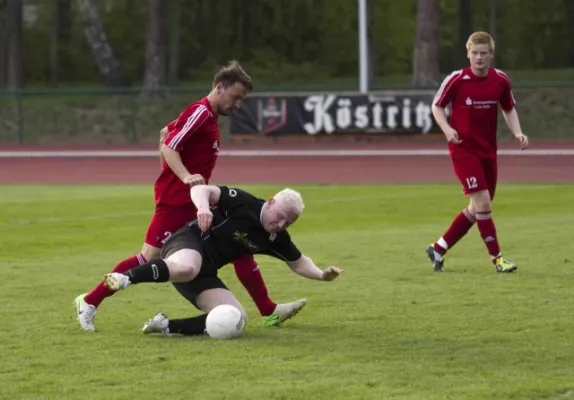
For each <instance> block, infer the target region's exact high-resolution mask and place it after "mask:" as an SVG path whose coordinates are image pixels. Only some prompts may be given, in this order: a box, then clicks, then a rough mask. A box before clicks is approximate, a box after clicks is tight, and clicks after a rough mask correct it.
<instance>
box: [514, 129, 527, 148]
mask: <svg viewBox="0 0 574 400" xmlns="http://www.w3.org/2000/svg"><path fill="white" fill-rule="evenodd" d="M516 140H518V141H519V142H520V150H524V149H525V148H526V147H528V136H526V135H525V134H523V133H519V134H518V135H516Z"/></svg>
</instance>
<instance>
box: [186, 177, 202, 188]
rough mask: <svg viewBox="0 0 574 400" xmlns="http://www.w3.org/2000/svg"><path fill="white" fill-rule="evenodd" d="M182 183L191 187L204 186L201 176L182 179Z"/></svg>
mask: <svg viewBox="0 0 574 400" xmlns="http://www.w3.org/2000/svg"><path fill="white" fill-rule="evenodd" d="M183 183H185V184H186V185H189V186H191V187H194V186H197V185H205V179H203V176H201V175H200V174H193V175H189V176H186V177H185V178H183Z"/></svg>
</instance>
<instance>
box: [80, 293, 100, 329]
mask: <svg viewBox="0 0 574 400" xmlns="http://www.w3.org/2000/svg"><path fill="white" fill-rule="evenodd" d="M86 294H87V293H84V294H81V295H79V296H78V297H76V299H75V300H74V303H75V304H76V312H77V313H78V323H79V324H80V327H81V328H82V329H83V330H84V331H86V332H94V331H95V330H96V327H95V326H94V320H95V319H96V312H97V311H98V309H97V308H96V307H95V306H93V305H91V304H88V303H86V302H85V300H84V297H86Z"/></svg>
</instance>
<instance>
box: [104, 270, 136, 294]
mask: <svg viewBox="0 0 574 400" xmlns="http://www.w3.org/2000/svg"><path fill="white" fill-rule="evenodd" d="M130 284H131V282H130V278H128V276H127V275H124V274H120V273H118V272H111V273H109V274H106V275H105V276H104V286H105V287H107V288H108V289H110V290H111V291H112V292H117V291H118V290H122V289H125V288H127V287H128V286H129V285H130Z"/></svg>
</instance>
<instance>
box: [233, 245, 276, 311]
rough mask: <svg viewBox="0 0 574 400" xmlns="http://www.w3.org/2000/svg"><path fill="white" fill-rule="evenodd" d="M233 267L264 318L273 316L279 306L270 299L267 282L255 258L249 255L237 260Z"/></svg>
mask: <svg viewBox="0 0 574 400" xmlns="http://www.w3.org/2000/svg"><path fill="white" fill-rule="evenodd" d="M233 266H234V267H235V274H236V275H237V278H238V279H239V281H240V282H241V284H242V285H243V286H244V287H245V289H246V290H247V292H248V293H249V295H250V296H251V298H252V299H253V302H254V303H255V305H256V306H257V309H258V310H259V313H261V315H262V316H267V315H271V314H273V311H275V307H277V304H275V303H274V302H273V301H272V300H271V298H269V293H267V286H265V281H264V280H263V276H262V275H261V271H259V266H258V265H257V263H256V262H255V259H254V258H253V256H252V255H248V256H245V257H242V258H240V259H237V260H235V261H234V262H233Z"/></svg>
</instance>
